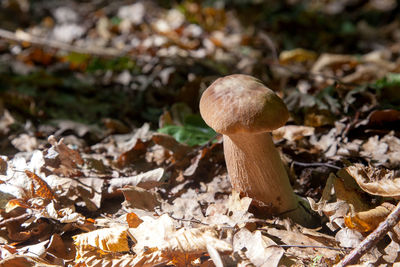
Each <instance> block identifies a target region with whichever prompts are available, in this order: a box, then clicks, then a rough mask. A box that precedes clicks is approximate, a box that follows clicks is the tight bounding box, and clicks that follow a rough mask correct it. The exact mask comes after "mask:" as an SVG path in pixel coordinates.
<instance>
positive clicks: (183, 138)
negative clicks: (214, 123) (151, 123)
mask: <svg viewBox="0 0 400 267" xmlns="http://www.w3.org/2000/svg"><path fill="white" fill-rule="evenodd" d="M158 132H160V133H164V134H168V135H171V136H173V137H174V138H175V139H176V140H177V141H178V142H180V143H185V144H187V145H189V146H195V145H203V144H205V143H207V142H208V141H209V140H210V139H211V138H213V137H215V136H216V132H215V131H214V130H213V129H211V128H210V127H208V126H207V125H206V123H205V122H204V121H203V120H202V118H201V117H200V116H199V115H193V114H190V115H188V116H186V117H185V120H184V125H183V126H178V125H166V126H165V127H163V128H161V129H158Z"/></svg>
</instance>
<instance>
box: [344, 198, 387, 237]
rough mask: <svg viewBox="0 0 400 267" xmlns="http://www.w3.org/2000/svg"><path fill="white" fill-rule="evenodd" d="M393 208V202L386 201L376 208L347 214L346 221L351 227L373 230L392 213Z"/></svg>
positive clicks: (365, 230)
mask: <svg viewBox="0 0 400 267" xmlns="http://www.w3.org/2000/svg"><path fill="white" fill-rule="evenodd" d="M393 208H394V206H393V205H392V204H390V203H386V202H385V203H383V204H382V205H380V206H378V207H376V208H373V209H370V210H367V211H361V212H357V213H355V214H352V215H349V216H346V217H345V218H344V222H345V224H346V226H347V227H348V228H350V229H355V230H357V231H359V232H362V233H364V232H371V231H373V230H375V228H376V227H378V225H379V224H380V223H381V222H382V221H383V220H384V219H385V218H386V217H387V216H388V215H389V214H390V212H391V211H392V210H393Z"/></svg>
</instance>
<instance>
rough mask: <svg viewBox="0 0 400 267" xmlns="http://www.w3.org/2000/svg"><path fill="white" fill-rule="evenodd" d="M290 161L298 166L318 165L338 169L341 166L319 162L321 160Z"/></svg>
mask: <svg viewBox="0 0 400 267" xmlns="http://www.w3.org/2000/svg"><path fill="white" fill-rule="evenodd" d="M292 163H293V164H294V165H299V166H304V167H319V166H323V167H329V168H332V169H336V170H340V169H341V168H340V167H338V166H335V165H332V164H329V163H323V162H322V163H321V162H312V163H307V162H300V161H295V160H293V161H292Z"/></svg>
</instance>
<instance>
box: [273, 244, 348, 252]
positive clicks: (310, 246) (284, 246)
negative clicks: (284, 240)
mask: <svg viewBox="0 0 400 267" xmlns="http://www.w3.org/2000/svg"><path fill="white" fill-rule="evenodd" d="M276 246H278V247H281V248H325V249H330V250H337V251H344V250H346V248H334V247H327V246H312V245H309V246H307V245H276Z"/></svg>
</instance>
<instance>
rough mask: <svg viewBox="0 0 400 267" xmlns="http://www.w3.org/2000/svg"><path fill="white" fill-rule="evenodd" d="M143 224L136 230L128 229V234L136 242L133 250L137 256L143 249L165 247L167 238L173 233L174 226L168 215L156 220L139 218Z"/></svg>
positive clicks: (146, 217) (145, 217)
mask: <svg viewBox="0 0 400 267" xmlns="http://www.w3.org/2000/svg"><path fill="white" fill-rule="evenodd" d="M140 219H142V220H143V222H142V223H141V224H140V225H139V226H138V227H136V228H129V233H130V234H131V235H132V236H133V237H134V239H135V240H136V245H135V247H134V248H133V250H134V251H135V252H136V253H137V254H141V253H143V251H145V248H152V247H155V246H157V247H161V246H165V244H166V242H167V240H168V239H169V237H171V236H173V234H174V233H175V224H174V221H173V220H172V219H171V217H169V216H168V214H163V215H161V216H160V217H159V218H157V219H153V218H151V217H148V216H144V217H141V218H140Z"/></svg>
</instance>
